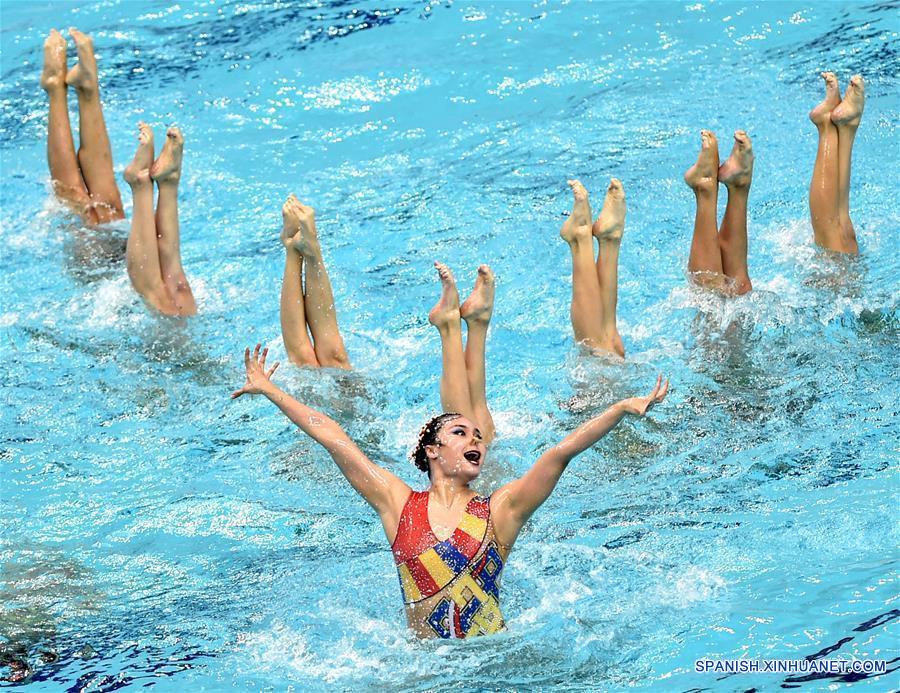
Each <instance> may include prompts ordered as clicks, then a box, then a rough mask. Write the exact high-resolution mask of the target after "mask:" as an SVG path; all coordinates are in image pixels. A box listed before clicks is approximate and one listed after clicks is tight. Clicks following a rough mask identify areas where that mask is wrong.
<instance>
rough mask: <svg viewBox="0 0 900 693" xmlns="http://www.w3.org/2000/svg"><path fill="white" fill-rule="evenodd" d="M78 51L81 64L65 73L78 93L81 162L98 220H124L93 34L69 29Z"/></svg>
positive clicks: (79, 153) (67, 80)
mask: <svg viewBox="0 0 900 693" xmlns="http://www.w3.org/2000/svg"><path fill="white" fill-rule="evenodd" d="M69 35H70V36H71V37H72V39H73V40H74V41H75V48H76V49H77V51H78V63H77V64H76V65H75V66H74V67H73V68H72V69H71V70H69V72H68V74H67V75H66V84H68V85H69V86H71V87H74V88H75V90H76V92H77V93H78V116H79V118H78V120H79V128H78V129H79V137H80V147H79V150H78V163H79V166H80V167H81V173H82V176H83V177H84V182H85V184H86V185H87V189H88V192H89V193H90V196H91V201H92V202H93V204H94V208H95V212H96V215H97V221H98V222H100V223H103V222H106V221H112V220H114V219H123V218H124V217H125V214H124V212H123V210H122V198H121V196H120V195H119V188H118V186H117V185H116V177H115V173H113V164H112V151H111V149H110V146H109V136H108V135H107V132H106V123H105V121H104V120H103V109H102V107H101V105H100V90H99V87H98V83H97V61H96V59H95V58H94V44H93V41H92V40H91V37H90V36H88V35H87V34H83V33H81V32H80V31H78V30H77V29H74V28H71V29H69Z"/></svg>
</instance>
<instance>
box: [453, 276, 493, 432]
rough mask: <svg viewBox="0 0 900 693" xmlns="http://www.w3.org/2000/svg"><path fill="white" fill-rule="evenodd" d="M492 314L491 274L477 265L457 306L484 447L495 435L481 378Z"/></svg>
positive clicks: (473, 409)
mask: <svg viewBox="0 0 900 693" xmlns="http://www.w3.org/2000/svg"><path fill="white" fill-rule="evenodd" d="M493 312H494V273H493V272H492V271H491V268H490V267H488V266H487V265H481V266H480V267H479V268H478V276H477V277H476V278H475V288H473V289H472V293H471V294H469V297H468V298H467V299H466V300H465V301H464V302H463V304H462V306H460V308H459V315H460V317H461V318H462V319H463V320H465V321H466V326H467V330H468V335H467V336H466V348H465V353H464V360H465V365H466V379H467V380H468V383H469V402H470V404H471V408H472V412H473V416H474V417H475V418H474V419H472V421H474V422H475V423H477V424H478V427H479V428H480V429H481V435H482V438H483V440H484V443H485V445H487V444H489V443H490V442H491V441H492V440H493V439H494V433H495V428H494V418H493V417H492V416H491V412H490V409H489V408H488V404H487V392H486V378H485V350H486V345H487V331H488V326H489V325H490V322H491V315H492V314H493ZM460 413H462V412H460Z"/></svg>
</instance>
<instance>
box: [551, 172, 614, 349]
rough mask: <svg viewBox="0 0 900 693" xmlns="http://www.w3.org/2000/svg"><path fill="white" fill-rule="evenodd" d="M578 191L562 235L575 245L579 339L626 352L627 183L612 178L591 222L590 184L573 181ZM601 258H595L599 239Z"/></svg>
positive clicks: (574, 291) (575, 316) (574, 324)
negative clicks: (619, 316) (622, 324)
mask: <svg viewBox="0 0 900 693" xmlns="http://www.w3.org/2000/svg"><path fill="white" fill-rule="evenodd" d="M568 183H569V187H570V188H572V194H573V195H574V196H575V201H574V204H573V205H572V213H571V214H570V215H569V218H568V219H566V221H565V223H564V224H563V226H562V229H560V232H559V235H560V236H561V237H562V239H563V240H564V241H565V242H566V243H568V244H569V250H571V251H572V304H571V309H570V316H571V320H572V331H573V332H574V333H575V341H576V342H578V343H579V344H583V345H584V346H586V347H587V348H589V349H591V350H594V351H602V352H608V353H612V354H616V355H618V356H622V357H624V356H625V345H624V344H623V343H622V337H621V335H620V334H619V330H618V328H617V326H616V303H617V301H618V292H619V246H620V245H621V243H622V234H623V233H624V231H625V189H624V188H623V187H622V183H621V182H620V181H619V180H618V179H617V178H612V179H610V181H609V187H608V188H607V190H606V198H605V199H604V200H603V208H602V209H601V210H600V215H599V216H598V217H597V220H596V221H595V222H594V223H593V225H591V205H590V202H589V201H588V193H587V190H586V189H585V187H584V186H583V185H582V184H581V183H580V182H579V181H577V180H570V181H568ZM595 238H596V239H597V244H598V252H597V259H596V260H594V239H595Z"/></svg>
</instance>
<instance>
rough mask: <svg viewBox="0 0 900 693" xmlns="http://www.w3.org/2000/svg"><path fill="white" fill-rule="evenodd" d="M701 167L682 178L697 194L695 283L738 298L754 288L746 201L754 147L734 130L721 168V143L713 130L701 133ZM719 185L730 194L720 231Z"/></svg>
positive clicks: (692, 267) (693, 244) (691, 263)
mask: <svg viewBox="0 0 900 693" xmlns="http://www.w3.org/2000/svg"><path fill="white" fill-rule="evenodd" d="M700 141H701V146H700V154H699V156H698V157H697V163H695V164H694V165H693V166H691V167H690V168H689V169H688V170H687V173H685V174H684V182H685V183H687V184H688V186H689V187H690V188H691V189H692V190H693V191H694V196H695V197H696V199H697V209H696V213H695V215H694V237H693V240H692V241H691V254H690V257H689V259H688V272H689V273H690V275H691V280H692V281H693V282H694V283H696V284H699V285H700V286H705V287H707V288H711V289H716V290H718V291H721V292H722V293H725V294H728V295H734V296H740V295H743V294H746V293H747V292H749V291H750V290H751V289H752V288H753V286H752V285H751V283H750V274H749V273H748V269H747V198H748V197H749V196H750V183H751V181H752V179H753V144H752V142H751V141H750V136H749V135H748V134H747V133H746V132H744V131H743V130H735V132H734V147H733V148H732V150H731V156H729V157H728V159H727V161H725V163H724V164H722V165H721V166H720V165H719V144H718V142H717V141H716V136H715V135H714V134H713V133H712V132H710V131H709V130H701V131H700ZM719 183H722V184H723V185H724V186H725V189H726V190H727V191H728V202H727V204H726V205H725V215H724V216H723V217H722V225H721V226H720V227H719V228H718V229H716V203H717V202H718V195H719Z"/></svg>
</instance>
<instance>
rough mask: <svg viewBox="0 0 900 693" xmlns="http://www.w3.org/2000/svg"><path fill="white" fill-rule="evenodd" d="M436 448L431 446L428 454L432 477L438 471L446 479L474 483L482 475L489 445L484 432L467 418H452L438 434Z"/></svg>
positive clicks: (428, 447)
mask: <svg viewBox="0 0 900 693" xmlns="http://www.w3.org/2000/svg"><path fill="white" fill-rule="evenodd" d="M437 438H438V442H437V444H436V445H428V446H426V448H425V452H426V454H427V455H428V459H429V461H430V462H431V470H432V474H431V475H432V478H434V472H435V469H440V471H441V473H442V475H443V476H445V477H462V478H463V479H465V480H471V479H474V478H475V477H477V476H478V474H479V473H480V472H481V466H482V464H483V463H484V453H485V445H484V442H483V441H482V439H481V431H479V430H478V428H477V427H476V426H475V424H474V423H472V422H471V421H469V420H468V419H467V418H466V417H464V416H460V417H457V418H455V419H450V420H449V421H448V422H446V423H445V424H444V425H443V427H442V428H441V430H440V431H439V432H438V436H437Z"/></svg>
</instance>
